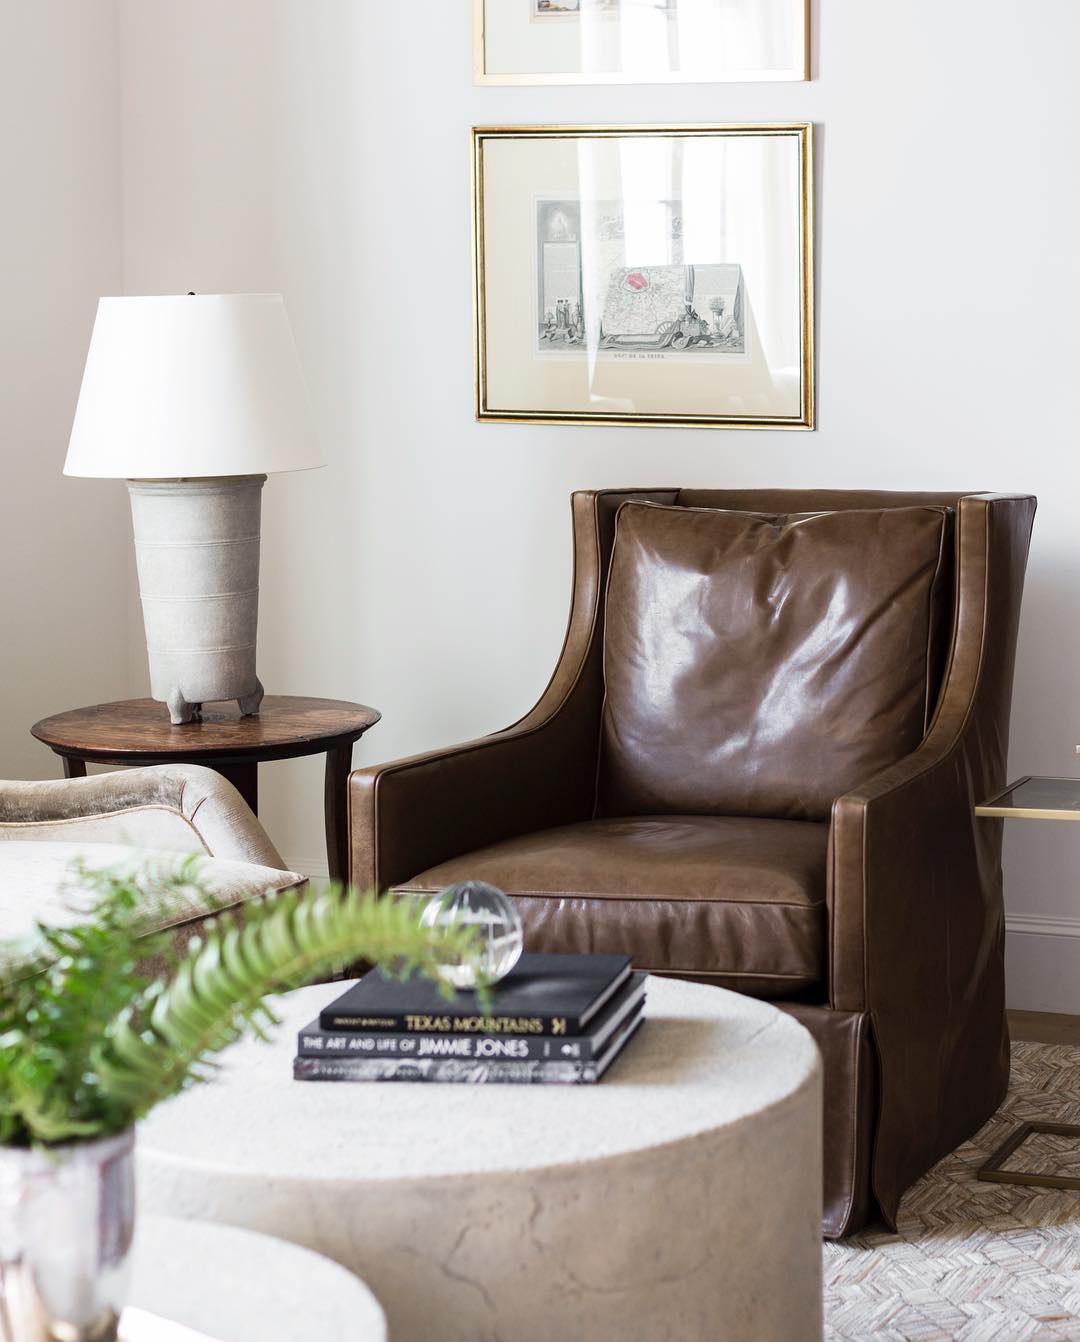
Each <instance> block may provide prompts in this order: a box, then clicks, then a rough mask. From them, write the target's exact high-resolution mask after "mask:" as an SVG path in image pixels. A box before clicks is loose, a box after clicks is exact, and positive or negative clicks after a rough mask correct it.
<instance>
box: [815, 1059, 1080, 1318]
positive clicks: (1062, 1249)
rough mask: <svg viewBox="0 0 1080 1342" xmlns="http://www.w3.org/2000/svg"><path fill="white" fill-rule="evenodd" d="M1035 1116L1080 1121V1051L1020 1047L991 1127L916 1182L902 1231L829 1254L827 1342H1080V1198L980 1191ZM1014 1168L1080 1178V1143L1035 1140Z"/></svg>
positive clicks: (1002, 1188)
mask: <svg viewBox="0 0 1080 1342" xmlns="http://www.w3.org/2000/svg"><path fill="white" fill-rule="evenodd" d="M1025 1119H1029V1120H1042V1121H1043V1122H1048V1123H1054V1122H1058V1123H1080V1047H1075V1046H1072V1045H1062V1044H1054V1045H1049V1044H1030V1043H1021V1044H1013V1049H1012V1082H1011V1084H1010V1087H1009V1094H1008V1097H1007V1098H1006V1101H1005V1103H1004V1104H1003V1105H1002V1107H1001V1109H1000V1110H999V1111H998V1113H997V1114H995V1116H994V1117H993V1119H991V1121H990V1122H989V1123H987V1125H986V1126H985V1127H984V1128H983V1129H982V1130H981V1131H980V1132H979V1133H977V1134H976V1136H975V1138H974V1140H972V1141H970V1142H968V1143H966V1144H965V1145H964V1146H962V1147H961V1148H960V1149H959V1150H958V1151H956V1152H955V1153H954V1154H953V1155H951V1156H949V1157H948V1159H946V1160H943V1161H942V1162H941V1163H940V1164H939V1165H936V1166H935V1167H934V1168H933V1169H932V1170H931V1171H930V1173H929V1174H927V1175H926V1176H925V1177H924V1178H923V1179H921V1180H920V1181H919V1183H917V1184H916V1185H915V1187H914V1188H913V1189H912V1190H911V1191H910V1192H909V1193H908V1195H907V1197H905V1199H904V1201H903V1204H902V1206H901V1208H900V1217H899V1224H898V1233H897V1234H895V1235H892V1234H889V1233H888V1232H884V1231H883V1232H880V1233H871V1234H866V1235H860V1236H857V1237H856V1238H854V1239H851V1240H847V1241H845V1242H844V1243H841V1244H827V1245H826V1246H825V1336H826V1339H827V1342H865V1339H868V1338H873V1339H875V1342H1080V1192H1071V1191H1060V1192H1059V1191H1057V1190H1051V1189H1046V1188H1025V1187H1023V1186H1021V1185H1018V1184H1012V1185H1011V1184H989V1183H980V1182H979V1181H978V1180H976V1178H975V1171H976V1170H977V1169H978V1168H979V1166H980V1165H981V1164H983V1162H984V1161H985V1160H986V1158H987V1156H988V1155H989V1154H990V1152H991V1151H993V1150H994V1148H995V1147H997V1146H999V1145H1000V1144H1001V1142H1002V1141H1004V1139H1005V1137H1006V1136H1007V1135H1008V1133H1009V1131H1010V1130H1011V1129H1012V1127H1013V1126H1014V1125H1015V1124H1016V1123H1018V1122H1022V1121H1024V1120H1025ZM1007 1168H1009V1169H1025V1170H1031V1169H1040V1168H1041V1169H1043V1170H1044V1171H1045V1170H1048V1169H1050V1168H1052V1169H1053V1170H1054V1171H1055V1172H1059V1173H1069V1174H1080V1144H1078V1143H1077V1142H1075V1141H1073V1140H1071V1139H1062V1138H1058V1137H1048V1136H1042V1137H1031V1138H1029V1139H1028V1141H1026V1142H1025V1143H1024V1144H1023V1146H1022V1147H1021V1148H1020V1150H1019V1151H1018V1152H1017V1153H1016V1154H1015V1155H1014V1156H1013V1157H1012V1158H1011V1159H1010V1160H1009V1161H1008V1165H1007Z"/></svg>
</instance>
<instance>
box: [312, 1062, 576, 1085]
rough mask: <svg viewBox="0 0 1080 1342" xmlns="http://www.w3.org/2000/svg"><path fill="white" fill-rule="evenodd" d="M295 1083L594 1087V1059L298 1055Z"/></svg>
mask: <svg viewBox="0 0 1080 1342" xmlns="http://www.w3.org/2000/svg"><path fill="white" fill-rule="evenodd" d="M293 1077H294V1079H295V1080H297V1081H439V1082H451V1083H459V1084H462V1085H511V1084H512V1085H563V1086H575V1085H577V1086H580V1085H591V1084H592V1083H593V1082H595V1081H598V1080H599V1074H598V1072H597V1067H596V1064H595V1063H594V1062H536V1061H532V1062H508V1061H506V1060H499V1061H495V1062H492V1061H481V1060H477V1059H473V1060H471V1061H470V1060H467V1059H462V1058H417V1059H409V1060H406V1059H404V1058H297V1059H296V1060H295V1061H294V1062H293Z"/></svg>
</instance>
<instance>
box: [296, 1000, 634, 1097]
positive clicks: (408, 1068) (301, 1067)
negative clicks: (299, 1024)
mask: <svg viewBox="0 0 1080 1342" xmlns="http://www.w3.org/2000/svg"><path fill="white" fill-rule="evenodd" d="M643 1017H644V1013H643V1012H642V1010H641V1008H640V1007H638V1009H637V1011H636V1012H634V1014H633V1015H631V1016H630V1018H629V1019H628V1020H625V1021H624V1022H623V1024H622V1025H621V1026H620V1028H619V1029H618V1031H616V1033H615V1035H614V1036H613V1038H612V1039H611V1040H610V1041H609V1043H608V1046H607V1048H606V1049H605V1050H604V1052H603V1053H602V1054H600V1056H599V1057H597V1058H592V1059H590V1060H588V1061H585V1062H580V1061H577V1062H576V1061H572V1060H569V1059H567V1060H561V1059H560V1060H556V1059H551V1060H549V1061H547V1062H539V1061H535V1060H534V1061H524V1062H522V1061H518V1060H513V1059H505V1058H499V1059H489V1058H357V1057H346V1058H296V1059H295V1060H294V1061H293V1079H294V1080H295V1081H441V1082H449V1083H450V1084H456V1085H473V1086H476V1085H525V1086H540V1085H547V1086H588V1085H592V1084H594V1083H595V1082H597V1081H599V1080H600V1078H601V1077H602V1076H603V1075H604V1073H605V1072H606V1071H607V1070H608V1068H609V1067H610V1066H611V1064H612V1063H613V1062H614V1061H615V1059H616V1058H617V1057H618V1056H619V1054H620V1053H621V1052H622V1051H623V1049H624V1048H625V1047H626V1045H627V1044H628V1043H629V1041H630V1040H631V1038H632V1037H633V1035H634V1033H635V1032H636V1030H637V1029H638V1027H639V1026H640V1024H641V1022H642V1019H643Z"/></svg>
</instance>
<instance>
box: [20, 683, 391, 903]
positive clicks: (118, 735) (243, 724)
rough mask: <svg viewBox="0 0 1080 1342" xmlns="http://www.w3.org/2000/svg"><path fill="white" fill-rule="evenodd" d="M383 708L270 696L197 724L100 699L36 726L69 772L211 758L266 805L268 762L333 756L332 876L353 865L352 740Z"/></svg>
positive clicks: (329, 776)
mask: <svg viewBox="0 0 1080 1342" xmlns="http://www.w3.org/2000/svg"><path fill="white" fill-rule="evenodd" d="M379 717H380V714H379V713H378V712H377V711H376V710H375V709H374V708H367V707H365V706H364V705H363V704H351V703H348V702H346V701H345V700H343V699H307V698H302V697H300V696H297V695H287V694H268V695H267V696H266V698H265V699H264V700H263V701H262V707H261V708H260V710H259V714H258V716H257V717H241V716H240V710H239V709H238V708H237V706H236V705H235V704H215V705H213V706H212V707H209V708H206V709H204V710H203V713H202V715H201V717H199V718H197V719H196V720H195V721H194V722H185V723H181V724H180V725H179V726H173V724H172V723H171V722H170V721H169V712H168V709H167V708H166V707H165V705H164V704H161V703H158V701H157V700H156V699H123V700H120V701H119V702H117V703H112V704H95V705H94V706H93V707H92V708H76V709H72V710H71V711H70V712H68V713H57V714H56V716H55V717H51V718H43V719H42V720H41V721H40V722H35V723H34V725H33V727H31V729H30V730H31V732H32V733H33V735H34V736H36V737H37V739H38V740H39V741H44V742H45V744H46V745H47V746H49V747H50V749H51V750H53V751H54V752H55V753H56V754H57V755H59V756H60V757H61V759H62V760H63V761H64V777H65V778H82V777H84V776H85V774H86V765H87V762H92V763H95V764H205V765H208V766H209V767H210V768H211V769H216V770H217V772H218V773H219V774H221V775H222V776H223V777H224V778H227V779H228V780H229V782H230V783H232V784H233V785H234V786H235V787H236V788H237V790H238V791H239V792H240V795H241V796H242V797H243V798H244V800H245V801H246V802H247V804H248V805H249V806H250V807H251V809H252V810H253V811H254V812H255V813H256V815H257V814H258V811H259V782H258V767H259V764H260V763H261V762H262V761H264V760H289V759H296V758H298V757H300V756H302V755H321V754H324V753H325V755H326V786H325V793H324V796H325V809H326V856H327V862H328V865H329V869H330V876H331V878H332V879H334V880H344V879H345V877H346V875H347V873H348V869H349V854H348V833H347V820H348V797H347V786H346V785H347V783H348V778H349V770H350V768H351V767H352V748H353V744H354V743H355V742H356V741H358V740H359V739H360V737H361V736H363V734H364V733H365V732H366V731H367V729H368V728H369V727H373V726H374V725H375V723H376V722H378V721H379Z"/></svg>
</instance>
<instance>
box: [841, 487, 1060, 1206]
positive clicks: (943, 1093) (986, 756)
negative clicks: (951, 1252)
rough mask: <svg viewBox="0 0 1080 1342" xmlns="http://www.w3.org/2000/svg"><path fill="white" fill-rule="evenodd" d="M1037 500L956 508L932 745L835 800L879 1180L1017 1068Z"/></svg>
mask: <svg viewBox="0 0 1080 1342" xmlns="http://www.w3.org/2000/svg"><path fill="white" fill-rule="evenodd" d="M1034 512H1035V500H1034V499H1032V498H1008V497H999V496H982V495H972V496H968V497H965V498H963V499H961V501H960V509H959V516H958V519H957V557H958V564H957V601H956V617H955V628H954V634H953V642H952V649H951V652H950V657H949V664H948V666H947V668H946V672H945V680H944V684H943V687H942V691H941V696H940V699H939V702H938V706H937V710H936V712H935V715H934V719H933V721H932V722H931V725H930V729H929V731H928V733H927V735H926V738H925V740H924V741H923V743H922V745H921V746H920V747H919V748H918V749H917V750H916V751H914V753H913V754H911V755H909V756H908V757H907V758H906V759H904V760H901V761H900V762H899V763H898V764H896V765H894V766H892V767H891V768H889V769H886V770H884V771H883V772H882V773H880V774H879V775H878V776H877V777H876V778H873V779H871V780H869V781H868V782H867V783H866V784H865V785H863V786H861V787H858V788H855V789H853V790H852V791H850V792H849V793H847V795H845V796H843V797H840V798H838V799H837V800H836V801H835V802H834V804H833V809H832V826H831V829H830V834H829V874H828V888H827V903H828V913H829V938H830V941H829V965H830V978H829V1003H830V1005H831V1006H832V1007H834V1008H836V1009H837V1010H842V1011H859V1012H868V1013H869V1015H870V1019H871V1024H872V1030H873V1037H874V1043H875V1047H876V1051H877V1056H878V1065H879V1094H880V1106H879V1115H878V1128H877V1134H876V1143H875V1152H874V1170H873V1183H874V1192H875V1196H876V1197H877V1200H878V1203H879V1206H880V1208H881V1210H882V1212H883V1214H884V1216H885V1218H886V1220H887V1221H888V1222H889V1224H890V1225H894V1224H895V1215H896V1209H897V1206H898V1204H899V1198H900V1195H901V1193H902V1192H903V1190H904V1189H905V1188H907V1187H909V1186H910V1184H911V1183H912V1182H913V1181H914V1179H916V1178H918V1176H919V1175H920V1174H922V1173H923V1172H924V1171H925V1170H927V1169H928V1168H929V1167H930V1166H931V1165H932V1164H933V1163H934V1162H935V1161H936V1160H938V1159H940V1158H941V1157H942V1156H943V1155H944V1154H945V1153H946V1152H948V1151H951V1150H953V1149H954V1148H955V1147H956V1146H957V1145H958V1144H959V1143H960V1142H961V1141H963V1140H964V1139H965V1138H966V1137H968V1136H969V1135H970V1134H971V1132H973V1131H974V1129H975V1128H977V1127H978V1126H979V1125H980V1124H981V1123H983V1122H984V1121H985V1119H986V1118H987V1117H988V1116H989V1115H990V1114H991V1113H992V1112H993V1111H994V1109H995V1107H996V1106H997V1105H998V1104H999V1103H1000V1100H1001V1098H1002V1096H1003V1094H1004V1091H1005V1086H1006V1084H1007V1080H1008V1033H1007V1027H1006V1024H1005V977H1004V938H1005V916H1004V907H1003V900H1002V878H1001V833H1002V828H1001V822H1000V821H995V820H982V819H979V818H977V817H976V815H975V812H974V808H975V806H976V804H977V803H978V802H979V800H980V799H981V798H983V797H986V796H989V795H990V794H991V793H992V792H994V791H995V790H998V789H1000V788H1001V787H1002V786H1003V785H1004V782H1005V768H1006V756H1007V748H1008V729H1009V708H1010V701H1011V697H1012V676H1013V663H1014V659H1015V651H1016V633H1017V625H1018V623H1019V614H1020V598H1021V593H1022V590H1023V579H1024V565H1025V562H1026V559H1027V549H1028V541H1029V537H1030V531H1031V523H1032V519H1033V517H1034Z"/></svg>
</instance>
